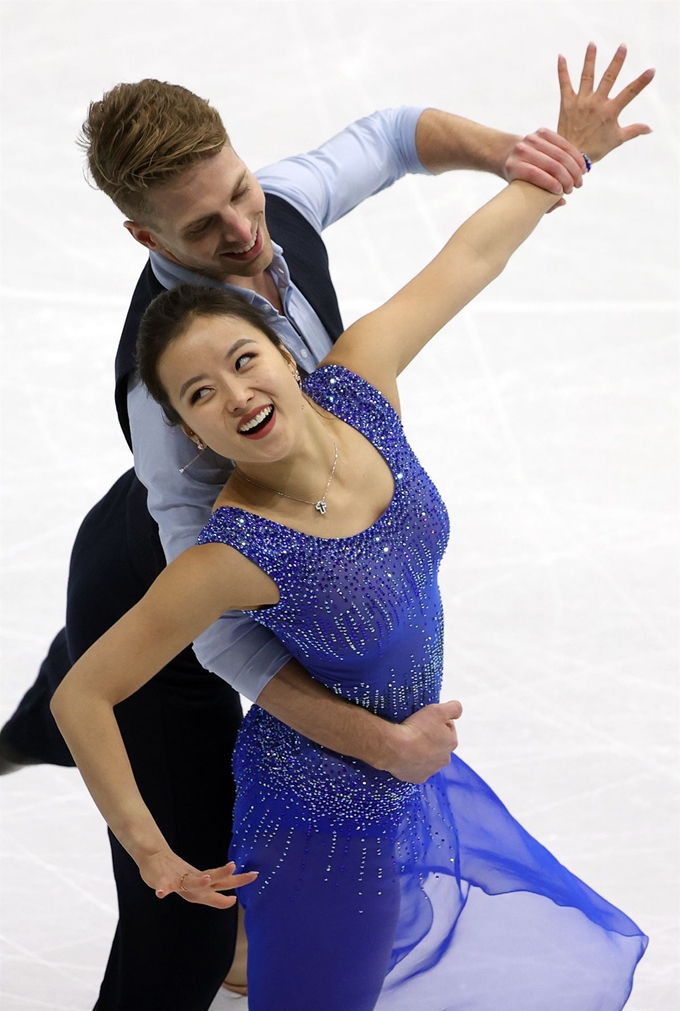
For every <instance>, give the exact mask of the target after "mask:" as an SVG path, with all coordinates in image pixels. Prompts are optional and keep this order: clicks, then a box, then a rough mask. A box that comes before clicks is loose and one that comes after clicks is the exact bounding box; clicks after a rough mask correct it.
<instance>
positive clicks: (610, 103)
mask: <svg viewBox="0 0 680 1011" xmlns="http://www.w3.org/2000/svg"><path fill="white" fill-rule="evenodd" d="M626 53H627V50H626V47H625V46H623V45H622V46H619V48H618V49H617V50H616V52H615V54H614V58H613V59H612V61H611V63H610V64H609V66H608V67H607V69H606V70H605V72H604V74H603V75H602V80H601V81H600V83H599V85H598V86H597V88H596V89H594V84H595V56H596V54H597V48H596V46H595V44H594V43H593V42H591V43H590V44H589V46H588V48H587V49H586V57H585V62H584V64H583V72H582V74H581V82H580V85H579V90H578V92H575V91H574V89H573V88H572V85H571V79H570V77H569V71H568V69H567V61H566V60H565V58H564V56H560V57H558V60H557V74H558V77H559V82H560V94H561V96H562V97H561V104H560V116H559V122H558V125H557V132H558V133H559V134H561V136H562V137H566V138H568V139H569V140H570V141H571V143H572V144H574V146H575V147H577V148H578V149H579V151H584V152H585V153H586V154H587V155H588V157H589V158H590V160H591V161H599V160H600V159H601V158H604V156H605V155H606V154H609V152H610V151H613V150H614V148H615V147H619V146H620V145H621V144H625V143H626V141H628V140H632V139H633V138H634V137H639V136H640V135H641V134H644V133H651V132H652V131H651V127H649V126H647V125H646V124H645V123H634V124H633V125H632V126H623V127H622V126H619V122H618V119H619V116H620V115H621V113H622V112H623V110H624V109H625V108H626V106H627V105H629V104H630V102H632V101H633V99H634V98H636V97H637V95H639V94H640V92H641V91H642V90H643V89H644V88H646V87H647V85H648V84H649V82H650V81H651V80H652V78H653V77H654V71H653V70H651V69H650V70H645V72H644V73H642V74H640V76H639V77H636V79H635V80H634V81H632V82H631V83H630V84H629V85H628V86H627V87H625V88H624V89H623V90H622V91H620V92H619V94H618V95H616V97H615V98H610V97H609V93H610V91H611V90H612V88H613V87H614V84H615V83H616V79H617V78H618V76H619V73H620V71H621V67H622V66H623V63H624V60H625V59H626Z"/></svg>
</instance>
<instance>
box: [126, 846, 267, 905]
mask: <svg viewBox="0 0 680 1011" xmlns="http://www.w3.org/2000/svg"><path fill="white" fill-rule="evenodd" d="M235 871H236V864H234V863H233V862H231V863H228V864H225V865H224V866H223V867H214V868H212V869H211V870H206V871H201V870H198V869H197V868H196V867H193V866H192V865H191V864H189V863H187V862H186V860H182V859H181V858H180V857H178V856H177V855H176V854H175V853H172V852H171V851H170V850H168V851H166V852H162V853H161V852H159V853H154V854H151V855H150V856H147V857H145V858H144V859H143V860H141V861H139V872H140V874H141V876H142V880H143V881H144V882H145V883H146V884H147V885H149V887H150V888H153V890H154V891H155V893H156V895H157V897H158V898H159V899H165V898H167V896H168V895H171V894H172V893H173V892H176V894H177V895H179V896H180V897H181V898H183V899H185V901H186V902H196V903H199V904H202V905H204V906H213V907H214V908H215V909H228V908H229V907H230V906H233V905H234V904H235V903H236V897H235V896H233V895H222V894H221V893H222V892H224V891H231V890H232V889H233V888H242V887H243V885H249V884H251V882H253V881H255V880H256V878H257V874H258V872H257V871H247V872H246V873H244V874H236V873H235Z"/></svg>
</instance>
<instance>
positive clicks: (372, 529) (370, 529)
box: [208, 363, 397, 543]
mask: <svg viewBox="0 0 680 1011" xmlns="http://www.w3.org/2000/svg"><path fill="white" fill-rule="evenodd" d="M328 369H333V370H335V369H339V370H341V371H342V372H345V373H346V374H347V375H348V376H352V377H353V378H355V379H359V380H360V381H361V382H362V383H366V385H367V386H370V387H371V389H372V390H375V391H376V393H378V394H380V396H381V397H383V399H384V400H385V403H386V404H388V406H390V407H391V405H390V403H389V401H388V400H387V398H386V397H384V395H383V394H382V393H380V390H378V389H376V387H375V386H373V385H372V383H369V381H368V380H367V379H364V377H363V376H360V375H359V374H358V373H357V372H352V370H351V369H348V368H346V367H345V366H344V365H336V364H334V363H329V364H328V365H320V366H319V368H318V369H315V370H314V372H312V373H311V374H310V375H309V376H307V378H306V379H305V381H304V383H303V388H304V387H305V386H306V385H307V383H308V382H309V381H310V380H311V379H313V378H314V377H318V376H319V374H320V373H322V372H326V371H327V370H328ZM305 393H307V396H308V397H310V399H311V400H313V401H314V403H315V404H318V406H319V407H322V408H323V410H324V411H328V413H329V414H332V415H334V417H336V418H337V419H338V420H339V421H340V422H341V423H342V424H343V425H347V426H348V428H353V429H354V431H355V432H358V433H359V435H360V436H361V437H362V439H365V440H366V442H368V443H369V445H371V446H372V447H373V449H374V450H375V451H376V453H377V454H378V455H379V456H380V457H381V458H382V459H383V460H384V461H385V464H386V465H387V468H388V470H389V472H390V474H391V476H392V485H393V488H392V497H391V498H390V501H389V502H388V504H387V506H386V507H385V509H384V510H383V511H382V512H381V514H380V516H378V518H377V519H376V520H374V522H373V523H371V525H370V526H368V527H364V529H363V530H357V532H356V533H354V534H347V535H346V536H344V537H324V536H322V535H320V534H310V533H307V531H306V530H298V529H297V527H291V526H289V525H288V524H287V523H280V522H279V521H278V520H274V519H271V518H270V517H269V516H263V515H262V514H261V513H256V512H254V511H253V510H252V509H243V508H242V507H241V506H229V505H225V506H218V507H217V509H214V510H213V512H212V513H211V514H210V520H209V521H208V522H210V521H211V520H212V518H213V516H217V514H218V513H222V512H230V513H241V514H243V515H244V516H252V517H253V518H254V519H256V520H261V521H262V522H263V523H271V524H272V525H273V526H275V527H279V528H280V529H281V530H285V531H287V532H288V533H293V534H298V535H299V536H300V537H307V538H311V540H315V541H328V542H330V543H334V542H337V543H340V542H342V541H351V540H354V538H355V537H365V536H367V535H370V534H373V533H375V530H376V527H378V526H380V525H382V523H383V521H384V520H385V519H386V518H387V517H388V515H389V513H391V511H392V509H393V507H394V504H395V499H396V497H397V478H396V475H395V473H394V469H393V467H392V465H391V463H390V461H389V460H388V459H387V457H386V456H385V454H384V453H383V452H382V451H381V450H380V449H378V447H377V446H376V445H375V443H374V442H371V440H370V439H369V438H368V436H366V435H365V434H364V433H363V432H362V431H361V429H359V428H357V426H356V425H352V424H351V423H350V422H349V421H345V419H344V418H342V417H340V415H339V414H338V412H337V411H335V410H333V409H332V408H330V407H328V406H326V405H325V404H320V403H319V401H318V400H316V398H315V397H313V396H312V395H311V393H309V391H308V390H305Z"/></svg>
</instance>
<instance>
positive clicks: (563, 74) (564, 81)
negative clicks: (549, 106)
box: [557, 54, 574, 98]
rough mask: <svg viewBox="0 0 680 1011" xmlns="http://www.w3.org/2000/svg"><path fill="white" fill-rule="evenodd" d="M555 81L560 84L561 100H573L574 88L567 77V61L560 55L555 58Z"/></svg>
mask: <svg viewBox="0 0 680 1011" xmlns="http://www.w3.org/2000/svg"><path fill="white" fill-rule="evenodd" d="M557 79H558V81H559V82H560V93H561V95H562V98H565V97H568V98H573V96H574V88H573V85H572V83H571V77H570V76H569V68H568V67H567V60H566V57H564V56H562V55H561V54H560V56H558V57H557Z"/></svg>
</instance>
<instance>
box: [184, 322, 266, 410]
mask: <svg viewBox="0 0 680 1011" xmlns="http://www.w3.org/2000/svg"><path fill="white" fill-rule="evenodd" d="M255 343H256V341H255V339H254V338H253V337H240V338H239V339H238V340H237V341H234V343H233V344H232V345H231V347H230V348H229V350H228V351H227V353H226V355H225V356H224V359H225V361H227V360H228V359H229V358H231V356H232V355H233V354H234V352H235V351H238V349H239V348H242V347H243V345H244V344H255ZM207 378H208V377H207V375H206V374H205V372H204V373H203V374H202V375H200V376H192V377H191V379H187V381H186V382H185V383H182V386H181V388H180V391H179V399H180V400H181V399H182V397H183V396H184V394H185V393H186V392H187V390H188V389H189V387H190V386H192V385H193V383H198V382H200V381H201V380H202V379H207Z"/></svg>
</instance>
